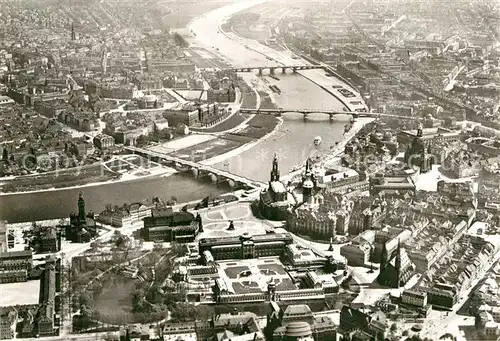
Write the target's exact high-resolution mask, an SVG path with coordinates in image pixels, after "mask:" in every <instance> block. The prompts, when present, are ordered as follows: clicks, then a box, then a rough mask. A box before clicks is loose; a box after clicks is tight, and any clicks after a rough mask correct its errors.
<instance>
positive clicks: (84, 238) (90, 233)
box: [65, 192, 97, 243]
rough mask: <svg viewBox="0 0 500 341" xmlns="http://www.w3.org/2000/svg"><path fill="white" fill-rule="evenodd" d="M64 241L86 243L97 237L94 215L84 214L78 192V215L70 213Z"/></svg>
mask: <svg viewBox="0 0 500 341" xmlns="http://www.w3.org/2000/svg"><path fill="white" fill-rule="evenodd" d="M65 230H66V239H67V240H70V241H72V242H73V243H88V242H90V240H91V239H92V238H94V237H95V236H96V235H97V226H96V222H95V220H94V213H93V212H89V213H88V214H86V213H85V200H83V195H82V193H81V192H80V195H79V196H78V214H75V213H74V212H71V214H70V216H69V225H68V226H66V229H65Z"/></svg>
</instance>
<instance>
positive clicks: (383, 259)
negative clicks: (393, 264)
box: [379, 242, 387, 279]
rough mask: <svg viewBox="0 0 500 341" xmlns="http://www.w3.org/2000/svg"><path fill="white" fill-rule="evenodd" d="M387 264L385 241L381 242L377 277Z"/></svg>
mask: <svg viewBox="0 0 500 341" xmlns="http://www.w3.org/2000/svg"><path fill="white" fill-rule="evenodd" d="M386 264H387V246H386V244H385V242H384V243H383V244H382V254H381V256H380V273H379V279H382V278H380V276H381V275H382V274H383V273H384V270H385V267H386Z"/></svg>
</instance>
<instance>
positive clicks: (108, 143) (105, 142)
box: [93, 134, 115, 150]
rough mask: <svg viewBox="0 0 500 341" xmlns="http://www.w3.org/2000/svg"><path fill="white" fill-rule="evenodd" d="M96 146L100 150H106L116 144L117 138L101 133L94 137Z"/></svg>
mask: <svg viewBox="0 0 500 341" xmlns="http://www.w3.org/2000/svg"><path fill="white" fill-rule="evenodd" d="M93 143H94V146H95V147H96V148H97V149H100V150H106V149H109V148H113V147H114V146H115V139H114V138H113V137H112V136H109V135H106V134H99V135H96V136H95V137H94V140H93Z"/></svg>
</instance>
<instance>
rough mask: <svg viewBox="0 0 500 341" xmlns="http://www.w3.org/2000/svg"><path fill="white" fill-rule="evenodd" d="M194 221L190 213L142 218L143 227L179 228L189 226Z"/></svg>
mask: <svg viewBox="0 0 500 341" xmlns="http://www.w3.org/2000/svg"><path fill="white" fill-rule="evenodd" d="M194 220H195V217H194V215H193V214H192V213H189V212H182V211H181V212H173V213H171V214H170V215H164V216H163V215H160V216H156V215H154V213H153V216H152V217H146V218H144V223H145V225H149V226H181V225H190V224H191V222H193V221H194Z"/></svg>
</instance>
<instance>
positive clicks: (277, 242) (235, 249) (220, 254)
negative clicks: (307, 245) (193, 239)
mask: <svg viewBox="0 0 500 341" xmlns="http://www.w3.org/2000/svg"><path fill="white" fill-rule="evenodd" d="M292 243H293V238H292V236H291V235H290V234H288V233H267V234H260V235H254V236H252V235H249V234H248V233H244V234H242V235H241V236H239V237H225V238H203V239H200V241H199V243H198V247H199V252H200V254H203V253H204V252H205V251H208V252H210V253H211V254H212V257H213V259H214V260H224V259H251V258H258V257H270V256H281V255H283V254H284V253H285V249H286V247H287V245H289V244H292Z"/></svg>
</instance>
